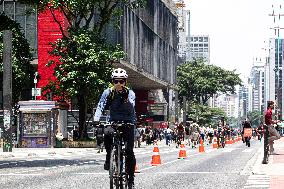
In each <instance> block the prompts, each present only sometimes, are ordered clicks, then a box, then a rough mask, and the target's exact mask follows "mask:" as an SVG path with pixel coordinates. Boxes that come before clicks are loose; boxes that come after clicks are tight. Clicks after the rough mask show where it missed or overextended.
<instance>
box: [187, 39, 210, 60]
mask: <svg viewBox="0 0 284 189" xmlns="http://www.w3.org/2000/svg"><path fill="white" fill-rule="evenodd" d="M189 43H190V57H189V61H192V60H193V59H194V58H204V60H205V61H206V62H207V63H208V64H210V38H209V36H208V35H192V36H190V40H189Z"/></svg>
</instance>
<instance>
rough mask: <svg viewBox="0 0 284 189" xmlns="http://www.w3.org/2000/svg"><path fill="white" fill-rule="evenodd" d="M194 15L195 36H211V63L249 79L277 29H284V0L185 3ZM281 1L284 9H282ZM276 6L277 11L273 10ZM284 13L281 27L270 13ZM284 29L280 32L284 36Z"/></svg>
mask: <svg viewBox="0 0 284 189" xmlns="http://www.w3.org/2000/svg"><path fill="white" fill-rule="evenodd" d="M184 2H185V4H186V7H185V9H186V10H190V14H191V26H190V33H191V35H199V34H201V35H209V37H210V51H211V52H210V62H211V63H212V64H214V65H217V66H220V67H223V68H225V69H228V70H233V69H236V72H237V73H239V74H241V78H242V79H243V80H244V79H245V77H248V76H249V73H250V69H251V67H252V65H253V58H254V57H260V56H264V55H265V52H268V51H265V49H268V41H269V38H272V37H275V33H274V32H275V31H274V29H270V28H273V27H276V26H278V25H279V26H280V27H283V28H284V0H184ZM280 2H282V4H283V8H282V9H280V8H279V7H280ZM272 5H273V7H274V8H272ZM273 9H274V11H275V14H279V13H280V12H281V13H282V14H283V16H281V18H280V21H281V22H282V25H281V24H279V23H280V22H278V18H277V19H276V20H275V21H276V23H274V21H273V20H274V19H273V17H272V16H269V14H272V12H273ZM283 32H284V29H283V30H280V37H281V36H282V33H283Z"/></svg>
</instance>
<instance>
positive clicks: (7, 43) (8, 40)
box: [3, 30, 13, 152]
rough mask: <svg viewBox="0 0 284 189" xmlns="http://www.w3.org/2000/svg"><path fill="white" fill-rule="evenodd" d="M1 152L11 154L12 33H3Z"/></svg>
mask: <svg viewBox="0 0 284 189" xmlns="http://www.w3.org/2000/svg"><path fill="white" fill-rule="evenodd" d="M3 45H4V46H3V110H4V112H3V114H4V119H3V122H4V132H3V135H4V138H3V139H4V140H3V142H4V143H3V152H12V146H13V144H12V127H11V126H12V119H11V118H12V31H11V30H4V32H3Z"/></svg>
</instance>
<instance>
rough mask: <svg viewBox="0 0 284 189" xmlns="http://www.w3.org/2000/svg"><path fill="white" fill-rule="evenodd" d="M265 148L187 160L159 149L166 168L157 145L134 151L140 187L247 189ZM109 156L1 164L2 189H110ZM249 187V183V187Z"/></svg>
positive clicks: (256, 145)
mask: <svg viewBox="0 0 284 189" xmlns="http://www.w3.org/2000/svg"><path fill="white" fill-rule="evenodd" d="M260 148H261V143H260V142H259V141H252V145H251V147H250V148H248V147H246V146H245V145H244V144H243V143H242V142H238V143H236V144H232V145H228V146H226V147H225V148H224V149H212V148H211V147H210V146H206V148H205V151H206V152H205V153H199V152H198V149H190V148H188V147H187V148H186V150H187V159H178V158H177V157H178V153H179V149H177V148H175V146H174V145H171V146H165V145H164V144H161V145H159V151H160V156H161V161H162V164H161V165H159V166H152V165H151V164H150V162H151V158H152V151H153V146H144V147H142V148H139V149H135V154H136V158H137V165H138V169H139V170H140V173H137V174H136V177H135V185H136V187H137V188H142V189H152V188H153V189H157V188H161V189H175V188H177V189H182V188H185V189H187V188H190V189H192V188H196V189H197V188H198V189H200V188H204V189H205V188H206V189H209V188H218V189H227V188H230V189H234V188H236V189H239V188H245V187H248V182H249V181H248V178H249V176H250V172H251V170H250V169H251V166H252V165H253V164H254V159H255V157H256V156H257V152H258V151H259V149H260ZM104 156H105V154H104V153H103V154H97V153H96V150H90V151H86V152H84V153H81V154H66V155H60V156H58V155H56V154H54V156H53V155H52V154H51V155H50V157H46V158H40V157H31V158H29V159H6V160H1V161H0V188H1V189H49V188H50V189H57V188H62V189H63V188H64V189H65V188H68V189H78V188H82V189H83V188H84V189H91V188H98V189H100V188H106V189H107V188H109V177H108V172H107V171H104V170H103V163H104V158H105V157H104ZM249 184H250V183H249Z"/></svg>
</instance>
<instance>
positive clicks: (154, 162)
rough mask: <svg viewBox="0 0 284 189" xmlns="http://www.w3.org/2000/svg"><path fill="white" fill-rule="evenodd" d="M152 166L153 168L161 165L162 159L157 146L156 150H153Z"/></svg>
mask: <svg viewBox="0 0 284 189" xmlns="http://www.w3.org/2000/svg"><path fill="white" fill-rule="evenodd" d="M151 164H152V166H157V165H161V158H160V153H159V148H158V146H157V144H155V146H154V149H153V155H152V162H151Z"/></svg>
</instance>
